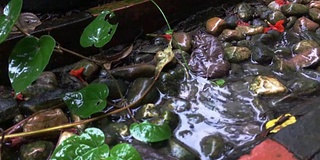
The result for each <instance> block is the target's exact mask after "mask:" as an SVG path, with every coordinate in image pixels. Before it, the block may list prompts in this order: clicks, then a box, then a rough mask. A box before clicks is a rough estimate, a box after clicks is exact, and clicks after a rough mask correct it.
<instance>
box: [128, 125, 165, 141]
mask: <svg viewBox="0 0 320 160" xmlns="http://www.w3.org/2000/svg"><path fill="white" fill-rule="evenodd" d="M130 133H131V135H132V136H133V137H134V138H135V139H137V140H139V141H142V142H159V141H163V140H166V139H169V138H170V137H171V128H170V126H169V125H168V124H167V123H163V124H162V125H156V124H153V123H149V122H143V123H132V124H131V125H130Z"/></svg>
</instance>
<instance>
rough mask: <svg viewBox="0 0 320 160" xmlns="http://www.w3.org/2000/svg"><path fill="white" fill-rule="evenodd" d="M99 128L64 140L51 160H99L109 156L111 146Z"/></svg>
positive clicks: (90, 129)
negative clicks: (106, 142)
mask: <svg viewBox="0 0 320 160" xmlns="http://www.w3.org/2000/svg"><path fill="white" fill-rule="evenodd" d="M104 141H105V136H104V134H103V132H102V131H101V130H100V129H98V128H87V129H86V130H85V131H84V133H82V134H81V135H80V136H77V135H75V136H71V137H69V138H67V139H66V140H64V141H63V142H62V143H61V144H60V145H59V146H58V147H57V148H56V149H55V150H54V151H53V154H52V157H51V160H58V159H59V160H82V159H85V160H97V159H104V158H107V157H108V156H109V146H108V145H107V144H105V143H104Z"/></svg>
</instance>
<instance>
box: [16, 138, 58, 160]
mask: <svg viewBox="0 0 320 160" xmlns="http://www.w3.org/2000/svg"><path fill="white" fill-rule="evenodd" d="M53 149H54V145H53V143H52V142H48V141H36V142H32V143H28V144H25V145H23V146H21V147H20V158H21V160H46V159H48V157H49V156H50V153H52V152H53Z"/></svg>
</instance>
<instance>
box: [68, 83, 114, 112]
mask: <svg viewBox="0 0 320 160" xmlns="http://www.w3.org/2000/svg"><path fill="white" fill-rule="evenodd" d="M108 94H109V89H108V87H107V86H106V85H105V84H102V83H92V84H90V85H88V86H87V87H85V88H83V89H81V90H80V91H78V92H69V93H66V94H65V96H64V97H63V100H64V102H65V103H66V104H67V106H68V108H69V109H70V110H71V112H72V113H74V114H76V115H78V116H80V117H82V118H87V117H89V116H90V115H92V114H93V113H97V112H100V111H101V110H103V109H104V108H105V107H106V105H107V100H106V98H107V96H108Z"/></svg>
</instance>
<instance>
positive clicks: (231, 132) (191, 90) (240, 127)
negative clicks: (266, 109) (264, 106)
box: [166, 76, 263, 159]
mask: <svg viewBox="0 0 320 160" xmlns="http://www.w3.org/2000/svg"><path fill="white" fill-rule="evenodd" d="M248 85H249V83H248V82H245V81H237V82H232V83H228V82H226V85H225V86H224V87H218V86H214V85H212V84H211V83H210V81H208V80H206V79H204V78H201V77H195V76H193V78H192V79H191V80H189V81H187V82H184V83H183V84H181V86H180V92H179V95H178V97H166V99H167V98H168V99H174V100H173V104H172V105H173V106H174V107H175V111H176V112H177V114H178V115H179V116H180V120H181V122H180V125H179V126H178V127H177V129H176V130H175V137H176V138H177V139H178V140H180V141H181V142H183V143H185V144H186V145H188V146H189V147H191V148H193V149H194V150H196V151H197V152H198V153H199V154H200V155H201V159H208V157H206V156H205V155H204V154H202V153H201V143H200V142H201V140H202V139H203V138H204V137H206V136H210V135H221V136H222V137H223V139H224V141H225V143H228V145H229V146H230V145H231V147H230V148H233V147H236V146H239V145H241V144H244V143H245V142H248V141H250V140H252V139H253V138H254V136H255V135H256V134H257V133H258V132H259V131H260V126H261V125H262V123H263V121H262V120H260V119H259V118H258V115H259V111H258V110H257V109H256V108H255V107H254V105H253V103H252V102H253V99H254V97H253V96H252V94H251V93H250V92H249V89H248ZM181 101H187V102H188V104H189V106H188V107H187V106H186V105H185V104H184V103H181ZM183 107H184V109H181V108H183Z"/></svg>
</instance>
